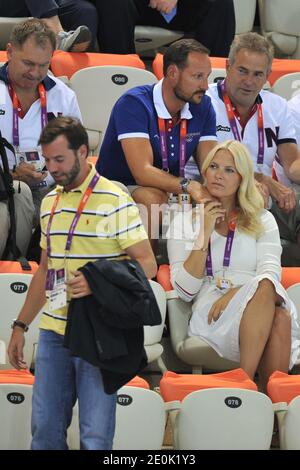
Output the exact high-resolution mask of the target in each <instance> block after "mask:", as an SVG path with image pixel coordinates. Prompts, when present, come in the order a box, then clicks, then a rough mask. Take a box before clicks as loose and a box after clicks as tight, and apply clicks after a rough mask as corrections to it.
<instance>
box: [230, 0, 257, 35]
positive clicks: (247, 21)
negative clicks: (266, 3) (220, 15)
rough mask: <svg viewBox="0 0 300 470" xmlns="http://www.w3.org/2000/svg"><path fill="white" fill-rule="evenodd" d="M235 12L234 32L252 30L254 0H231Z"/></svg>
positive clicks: (239, 32) (254, 8)
mask: <svg viewBox="0 0 300 470" xmlns="http://www.w3.org/2000/svg"><path fill="white" fill-rule="evenodd" d="M233 4H234V13H235V34H241V33H248V32H249V31H252V28H253V24H254V18H255V10H256V0H233Z"/></svg>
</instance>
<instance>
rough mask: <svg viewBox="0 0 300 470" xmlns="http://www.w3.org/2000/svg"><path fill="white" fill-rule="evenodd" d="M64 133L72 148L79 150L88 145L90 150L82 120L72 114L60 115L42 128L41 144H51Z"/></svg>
mask: <svg viewBox="0 0 300 470" xmlns="http://www.w3.org/2000/svg"><path fill="white" fill-rule="evenodd" d="M61 135H63V136H64V137H65V138H66V139H67V141H68V144H69V145H68V147H69V148H70V149H71V150H78V149H79V147H81V145H86V147H87V151H89V139H88V135H87V132H86V130H85V128H84V127H83V125H82V124H81V122H80V121H79V120H78V119H76V118H73V117H70V116H60V117H57V118H55V119H52V120H51V121H49V122H48V124H47V125H46V126H45V127H44V129H43V130H42V133H41V136H40V139H39V145H47V144H51V142H53V141H54V140H55V139H57V137H59V136H61Z"/></svg>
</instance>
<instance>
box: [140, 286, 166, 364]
mask: <svg viewBox="0 0 300 470" xmlns="http://www.w3.org/2000/svg"><path fill="white" fill-rule="evenodd" d="M150 285H151V287H152V289H153V292H154V295H155V298H156V302H157V304H158V307H159V310H160V314H161V323H160V324H159V325H156V326H144V347H145V351H146V355H147V361H148V364H149V363H150V362H153V361H157V360H158V366H159V368H160V369H161V370H162V371H164V370H166V367H165V365H164V363H163V360H162V358H161V356H162V353H163V351H164V348H163V346H162V344H161V339H162V335H163V331H164V326H165V319H166V311H167V300H166V294H165V291H164V289H163V288H162V287H161V285H160V284H158V283H157V282H155V281H152V280H150Z"/></svg>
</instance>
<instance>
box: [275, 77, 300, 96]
mask: <svg viewBox="0 0 300 470" xmlns="http://www.w3.org/2000/svg"><path fill="white" fill-rule="evenodd" d="M271 90H272V91H273V93H276V94H277V95H280V96H282V98H285V99H286V100H289V99H291V98H292V97H293V96H294V95H296V94H297V93H299V92H300V71H299V72H294V73H288V74H286V75H282V76H281V77H279V78H277V80H276V81H275V82H274V83H273V86H272V89H271Z"/></svg>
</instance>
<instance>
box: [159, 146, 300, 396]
mask: <svg viewBox="0 0 300 470" xmlns="http://www.w3.org/2000/svg"><path fill="white" fill-rule="evenodd" d="M202 175H203V177H204V184H205V186H206V188H207V190H208V192H209V194H210V195H211V199H206V200H205V201H204V207H202V209H201V208H199V207H198V208H196V209H194V210H190V211H189V210H188V211H187V210H185V211H183V212H179V213H178V214H177V215H176V217H175V218H174V221H173V223H172V224H171V226H170V229H169V240H168V254H169V260H170V265H171V281H172V284H173V286H174V288H175V289H176V290H177V292H178V294H179V296H180V297H181V298H182V299H183V300H185V301H187V302H189V301H191V300H193V309H192V310H193V314H192V317H191V321H190V326H189V334H190V335H192V336H194V335H196V336H199V337H201V338H202V339H203V340H205V341H206V342H207V343H208V344H210V345H211V346H212V347H213V348H214V349H215V350H216V351H217V353H218V354H219V355H220V356H224V357H226V358H227V359H231V360H234V361H237V362H240V366H241V367H242V368H243V369H244V370H245V371H246V372H247V374H248V375H249V376H250V377H251V378H253V377H254V375H255V373H256V371H258V372H259V378H260V383H261V387H262V390H265V389H266V384H267V381H268V378H269V376H270V375H271V373H272V372H273V371H274V370H281V371H283V372H287V371H288V369H289V368H290V367H292V365H293V364H294V362H295V360H296V358H297V355H298V352H299V347H300V346H299V341H298V340H297V336H298V324H297V321H296V318H297V312H296V309H295V306H294V305H293V303H292V302H291V300H290V299H289V298H288V296H287V293H286V291H285V290H284V288H283V287H282V285H281V284H280V276H281V265H280V255H281V245H280V238H279V232H278V227H277V224H276V222H275V219H274V217H273V215H272V214H271V213H270V212H268V211H266V210H265V209H264V208H263V199H262V196H261V195H260V193H259V191H258V190H257V188H256V186H255V180H254V172H253V165H252V161H251V157H250V155H249V153H248V150H247V149H246V147H245V146H244V145H243V144H241V143H240V142H237V141H233V140H230V141H226V142H223V143H221V144H219V145H217V146H216V147H215V148H214V149H213V150H211V152H210V153H209V154H208V156H207V158H206V159H205V161H204V163H203V166H202ZM199 209H200V210H199Z"/></svg>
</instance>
